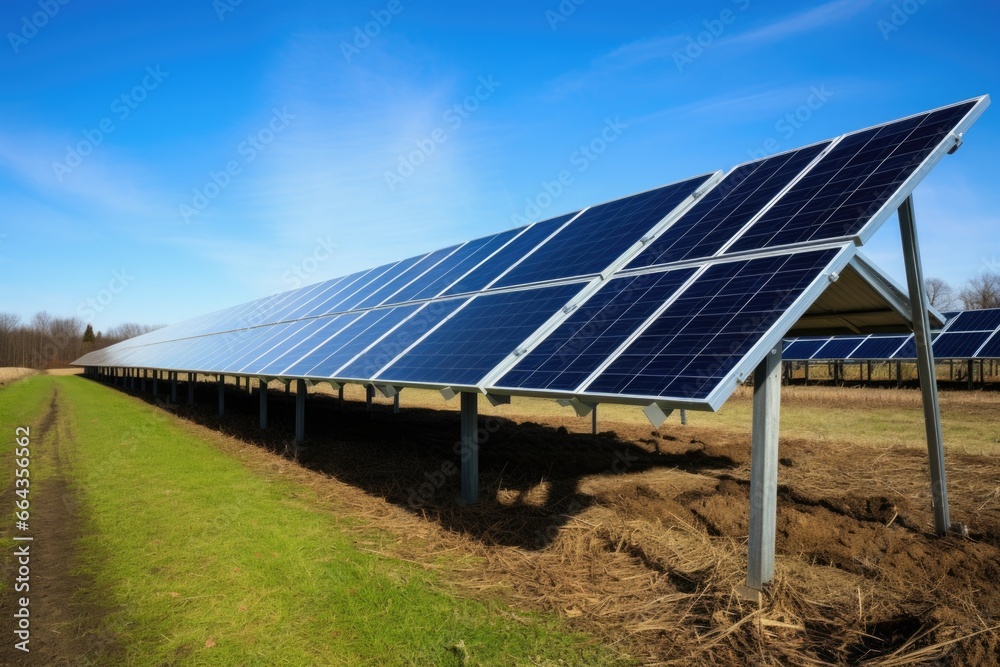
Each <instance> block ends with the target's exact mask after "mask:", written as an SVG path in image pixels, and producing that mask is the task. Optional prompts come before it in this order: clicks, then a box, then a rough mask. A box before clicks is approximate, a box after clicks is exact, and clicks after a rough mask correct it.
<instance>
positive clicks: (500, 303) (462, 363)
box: [379, 283, 584, 386]
mask: <svg viewBox="0 0 1000 667" xmlns="http://www.w3.org/2000/svg"><path fill="white" fill-rule="evenodd" d="M583 286H584V285H583V284H581V283H578V284H574V285H560V286H557V287H542V288H538V289H532V290H520V291H516V292H506V293H503V292H501V293H499V294H497V293H494V294H482V295H479V296H477V297H476V298H474V299H472V300H471V302H469V304H468V305H467V306H465V307H464V308H462V309H461V310H459V311H458V312H456V313H455V314H454V315H453V316H452V317H451V319H449V320H447V321H445V322H444V323H443V324H442V325H441V326H440V327H438V328H437V329H435V330H434V331H433V332H432V333H431V334H430V335H428V336H427V338H425V339H424V340H423V341H421V342H420V343H418V344H417V345H415V346H414V347H412V348H411V349H410V350H408V351H407V352H406V354H404V355H403V356H402V357H401V358H400V359H399V360H397V361H396V362H395V363H394V364H392V365H391V366H389V368H387V369H386V370H384V371H383V372H382V373H381V374H380V376H379V379H380V380H383V381H385V382H404V383H405V382H428V383H432V384H443V385H465V386H471V385H475V384H476V383H477V382H479V381H480V380H482V379H483V377H485V376H486V374H487V373H489V372H490V371H491V370H493V368H495V367H496V365H497V364H499V363H500V362H501V361H503V360H504V359H505V358H506V357H507V355H509V354H511V353H512V352H514V350H516V349H517V347H518V346H519V345H521V344H523V343H524V341H525V340H526V339H527V338H528V337H529V336H530V335H531V334H532V333H534V332H535V330H536V329H538V327H539V326H541V325H542V324H543V323H544V322H545V321H546V320H548V319H549V318H550V317H552V316H553V315H554V314H555V313H557V312H559V309H560V308H563V307H564V306H565V305H566V303H567V302H568V301H569V300H570V299H571V298H573V297H574V296H576V295H577V294H578V293H579V292H580V290H581V289H583Z"/></svg>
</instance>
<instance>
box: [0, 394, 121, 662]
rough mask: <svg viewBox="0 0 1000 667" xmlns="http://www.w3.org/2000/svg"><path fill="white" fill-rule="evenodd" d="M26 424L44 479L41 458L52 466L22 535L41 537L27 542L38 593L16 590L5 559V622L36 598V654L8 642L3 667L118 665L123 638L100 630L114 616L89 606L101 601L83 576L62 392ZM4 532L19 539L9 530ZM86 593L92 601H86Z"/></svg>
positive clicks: (1, 603)
mask: <svg viewBox="0 0 1000 667" xmlns="http://www.w3.org/2000/svg"><path fill="white" fill-rule="evenodd" d="M26 426H29V427H31V447H30V451H31V457H32V461H33V463H34V465H33V468H34V469H35V472H36V475H37V467H38V463H37V461H38V459H39V458H41V457H45V459H46V460H47V463H48V464H49V465H48V473H47V474H46V476H45V478H44V480H43V481H42V482H40V483H39V482H37V481H35V482H34V483H33V484H32V485H31V487H30V489H31V490H30V493H29V499H30V501H31V507H30V512H31V516H30V521H29V531H27V532H23V533H22V532H18V533H17V534H18V535H21V536H25V535H28V536H31V537H32V538H33V539H32V541H31V542H28V543H27V544H30V559H31V562H30V568H31V573H30V582H29V585H30V590H29V591H27V592H15V590H14V588H13V582H14V577H15V572H16V568H17V564H16V563H15V562H14V559H13V558H10V557H8V554H5V555H4V556H5V557H4V558H3V559H2V562H3V564H4V568H3V569H4V572H3V575H2V576H3V581H4V583H5V584H6V588H5V589H4V590H3V591H2V592H0V618H4V619H6V621H7V622H8V623H9V622H10V619H11V618H12V617H13V614H14V613H15V612H16V611H17V609H18V608H19V605H18V604H17V601H18V600H19V598H21V597H27V598H28V599H29V602H30V606H29V611H30V620H31V628H30V631H31V637H30V642H29V644H28V646H29V649H30V652H29V653H24V652H23V651H20V650H18V649H15V648H14V643H15V642H14V641H13V640H9V641H8V640H5V641H3V642H2V643H0V664H2V665H11V666H12V667H13V666H21V665H24V666H28V665H32V666H41V665H45V666H46V667H50V666H51V667H59V666H63V665H65V666H70V665H73V666H78V665H96V664H101V665H108V664H115V659H114V658H115V656H116V654H117V653H116V643H115V640H114V638H113V637H109V636H108V635H107V634H106V633H103V632H101V631H100V630H99V628H100V624H101V620H102V618H103V616H104V614H105V613H106V611H107V610H106V609H104V608H102V607H100V606H98V605H96V604H94V603H93V602H92V601H89V600H92V599H93V598H94V597H96V590H95V586H94V582H92V581H91V580H89V579H88V578H86V577H84V576H82V575H80V574H79V573H77V572H76V571H75V569H76V565H77V557H76V551H75V549H76V542H77V540H78V539H79V538H80V520H79V516H78V502H77V498H76V495H75V494H74V492H73V489H72V487H71V486H70V484H69V482H68V472H69V471H68V470H67V467H68V463H67V461H66V456H67V454H68V452H67V451H65V450H67V449H72V445H73V442H72V434H71V433H69V432H68V431H67V430H64V429H61V428H60V425H59V396H58V391H53V394H52V398H51V400H50V402H49V407H48V410H47V411H46V413H45V415H44V417H43V418H42V420H41V422H40V423H38V424H37V425H34V424H26ZM32 479H33V480H36V479H37V477H33V478H32ZM14 490H15V489H14V485H13V483H11V484H10V485H9V487H8V491H7V492H6V493H4V494H3V496H4V497H3V499H2V502H3V503H4V506H5V507H13V506H14V501H15V499H16V498H15V495H14ZM4 532H5V533H7V535H8V536H10V534H11V533H10V529H9V528H7V527H6V526H4ZM5 542H6V540H5ZM11 544H25V543H24V542H20V543H13V542H11ZM11 551H13V548H12V549H11ZM82 591H86V593H87V595H86V596H84V595H81V594H80V593H81V592H82Z"/></svg>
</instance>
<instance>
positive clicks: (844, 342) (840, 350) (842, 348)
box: [812, 336, 865, 359]
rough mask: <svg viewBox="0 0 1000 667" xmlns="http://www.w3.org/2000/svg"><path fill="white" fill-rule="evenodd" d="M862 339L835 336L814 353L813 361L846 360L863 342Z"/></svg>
mask: <svg viewBox="0 0 1000 667" xmlns="http://www.w3.org/2000/svg"><path fill="white" fill-rule="evenodd" d="M864 340H865V339H864V338H863V337H856V336H837V337H836V338H831V339H830V340H828V341H827V342H826V344H825V345H824V346H823V347H821V348H820V349H819V350H817V351H816V354H814V355H813V357H812V358H813V359H847V357H848V356H849V355H850V354H851V352H853V351H854V349H855V348H857V346H858V345H861V343H862V342H864Z"/></svg>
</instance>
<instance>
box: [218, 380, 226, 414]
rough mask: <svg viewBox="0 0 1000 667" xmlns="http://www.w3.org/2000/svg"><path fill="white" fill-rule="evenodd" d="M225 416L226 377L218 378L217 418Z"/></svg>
mask: <svg viewBox="0 0 1000 667" xmlns="http://www.w3.org/2000/svg"><path fill="white" fill-rule="evenodd" d="M225 414H226V376H225V375H220V376H219V416H220V417H221V416H223V415H225Z"/></svg>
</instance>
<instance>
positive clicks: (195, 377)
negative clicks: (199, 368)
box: [188, 373, 198, 405]
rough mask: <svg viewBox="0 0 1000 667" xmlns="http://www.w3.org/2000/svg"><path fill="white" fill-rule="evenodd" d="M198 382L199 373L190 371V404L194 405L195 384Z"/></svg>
mask: <svg viewBox="0 0 1000 667" xmlns="http://www.w3.org/2000/svg"><path fill="white" fill-rule="evenodd" d="M197 383H198V374H197V373H188V405H194V386H195V385H196V384H197Z"/></svg>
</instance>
